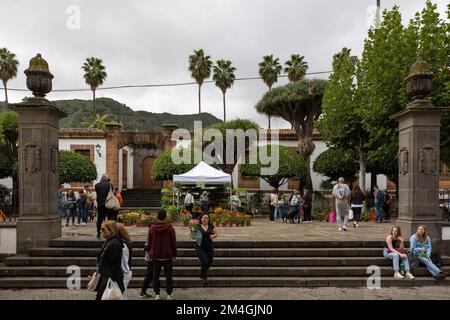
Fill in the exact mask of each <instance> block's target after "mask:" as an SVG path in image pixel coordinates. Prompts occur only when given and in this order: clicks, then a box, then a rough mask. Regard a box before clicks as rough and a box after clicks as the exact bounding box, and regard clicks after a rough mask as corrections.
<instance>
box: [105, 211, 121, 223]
mask: <svg viewBox="0 0 450 320" xmlns="http://www.w3.org/2000/svg"><path fill="white" fill-rule="evenodd" d="M106 210H107V212H106V217H107V218H108V220H114V221H117V216H118V215H119V210H110V209H106Z"/></svg>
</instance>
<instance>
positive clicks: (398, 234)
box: [390, 226, 402, 237]
mask: <svg viewBox="0 0 450 320" xmlns="http://www.w3.org/2000/svg"><path fill="white" fill-rule="evenodd" d="M394 229H397V237H401V236H402V229H400V227H399V226H395V227H392V228H391V232H390V234H391V236H392V237H393V236H394V235H393V234H392V232H393V231H394Z"/></svg>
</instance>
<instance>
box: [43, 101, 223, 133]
mask: <svg viewBox="0 0 450 320" xmlns="http://www.w3.org/2000/svg"><path fill="white" fill-rule="evenodd" d="M96 101H97V103H96V108H97V113H98V114H100V115H104V114H109V115H110V116H111V119H112V120H118V121H121V122H122V123H123V125H124V130H125V131H135V130H136V129H137V130H138V131H161V130H162V125H163V124H177V125H178V127H179V128H185V129H188V130H192V129H193V128H194V120H202V121H203V127H207V126H209V125H211V124H214V123H217V122H222V121H221V120H219V119H217V118H216V117H214V116H213V115H211V114H209V113H202V114H201V115H200V119H199V115H198V114H184V115H176V114H171V113H166V112H164V113H153V112H147V111H133V110H132V109H131V108H130V107H128V106H126V105H125V104H123V103H120V102H117V101H115V100H113V99H110V98H98V99H97V100H96ZM52 103H54V104H55V106H57V107H58V108H59V109H61V110H62V111H64V112H66V113H67V114H68V115H69V116H68V117H66V118H64V119H61V121H60V123H59V125H60V127H61V128H70V127H72V128H75V127H80V126H82V125H81V123H82V122H83V121H84V119H86V117H88V116H90V114H91V112H92V100H79V99H74V100H55V101H52Z"/></svg>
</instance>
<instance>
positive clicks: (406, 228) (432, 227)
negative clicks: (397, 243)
mask: <svg viewBox="0 0 450 320" xmlns="http://www.w3.org/2000/svg"><path fill="white" fill-rule="evenodd" d="M396 224H397V225H398V226H399V227H400V229H401V230H402V238H403V239H404V240H409V238H410V237H411V236H412V235H413V234H415V233H416V232H417V228H418V227H419V226H420V225H421V224H423V225H425V226H426V227H427V230H428V236H429V237H430V239H431V243H432V244H431V245H432V247H433V250H437V251H441V250H442V240H441V239H442V221H439V220H407V219H402V218H399V219H398V220H397V223H396Z"/></svg>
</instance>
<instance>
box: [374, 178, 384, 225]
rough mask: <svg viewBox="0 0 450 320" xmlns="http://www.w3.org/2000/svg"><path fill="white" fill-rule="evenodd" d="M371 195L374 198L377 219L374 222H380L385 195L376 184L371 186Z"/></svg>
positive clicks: (381, 220)
mask: <svg viewBox="0 0 450 320" xmlns="http://www.w3.org/2000/svg"><path fill="white" fill-rule="evenodd" d="M373 196H374V198H375V212H376V213H377V219H376V221H375V222H378V223H382V222H383V213H382V211H381V208H382V207H383V203H384V202H385V200H386V195H385V194H384V192H383V191H381V190H380V189H379V188H378V186H377V185H374V186H373Z"/></svg>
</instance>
